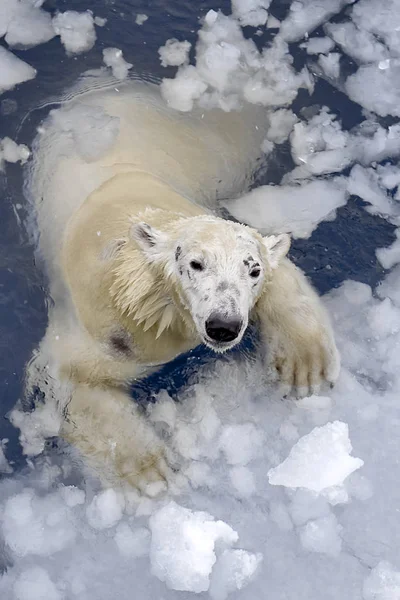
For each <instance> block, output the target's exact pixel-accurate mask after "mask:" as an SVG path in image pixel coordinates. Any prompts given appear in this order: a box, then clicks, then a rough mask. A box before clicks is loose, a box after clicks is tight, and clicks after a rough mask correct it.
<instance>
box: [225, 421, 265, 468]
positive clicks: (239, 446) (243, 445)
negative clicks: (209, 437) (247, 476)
mask: <svg viewBox="0 0 400 600" xmlns="http://www.w3.org/2000/svg"><path fill="white" fill-rule="evenodd" d="M263 443H264V434H263V432H262V431H261V430H260V429H257V427H256V426H255V425H253V423H245V424H244V425H227V426H226V427H224V429H223V430H222V433H221V437H220V440H219V447H220V449H221V450H222V452H223V453H224V454H225V457H226V461H227V462H228V464H230V465H247V463H249V462H250V461H251V460H253V459H254V458H255V457H256V456H258V454H259V453H260V451H261V449H262V446H263Z"/></svg>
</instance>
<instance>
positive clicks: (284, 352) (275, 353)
mask: <svg viewBox="0 0 400 600" xmlns="http://www.w3.org/2000/svg"><path fill="white" fill-rule="evenodd" d="M256 313H257V316H258V318H259V320H260V323H261V335H262V338H263V340H264V342H265V343H266V344H267V354H268V360H269V362H270V365H271V366H272V367H273V368H275V369H276V371H277V373H278V375H279V378H280V381H281V384H282V393H283V395H287V394H289V393H291V392H293V393H294V394H295V395H296V396H297V397H303V396H308V395H311V394H316V393H318V392H319V390H320V387H321V384H322V383H323V382H325V381H326V382H328V383H329V384H330V385H331V386H332V385H333V384H334V383H335V382H336V380H337V378H338V376H339V371H340V357H339V352H338V350H337V348H336V344H335V340H334V335H333V331H332V327H331V324H330V320H329V317H328V314H327V312H326V310H325V308H324V306H323V305H322V302H321V300H320V298H319V297H318V295H317V294H316V292H315V291H314V290H313V288H312V287H311V285H310V284H309V283H308V281H307V279H306V278H305V276H304V275H303V273H302V272H301V271H300V270H299V269H298V268H297V267H296V266H295V265H294V264H293V263H291V262H290V261H289V260H288V259H284V260H283V261H282V262H281V263H280V264H279V266H278V267H277V269H276V270H274V271H273V273H272V279H271V280H270V281H269V282H267V283H266V284H265V287H264V290H263V294H262V296H261V298H260V299H259V300H258V302H257V305H256Z"/></svg>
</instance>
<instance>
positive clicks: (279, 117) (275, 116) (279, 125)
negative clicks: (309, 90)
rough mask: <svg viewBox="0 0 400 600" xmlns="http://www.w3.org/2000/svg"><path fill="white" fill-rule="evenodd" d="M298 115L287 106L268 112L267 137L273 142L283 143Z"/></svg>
mask: <svg viewBox="0 0 400 600" xmlns="http://www.w3.org/2000/svg"><path fill="white" fill-rule="evenodd" d="M298 120H299V119H298V117H297V116H296V115H295V114H294V112H292V111H291V110H289V109H287V108H280V109H278V110H275V111H274V112H272V113H269V121H270V127H269V129H268V133H267V139H268V140H269V141H271V142H273V143H274V144H283V142H284V141H285V140H287V138H288V136H289V134H290V132H291V131H292V129H293V125H294V124H295V123H297V121H298Z"/></svg>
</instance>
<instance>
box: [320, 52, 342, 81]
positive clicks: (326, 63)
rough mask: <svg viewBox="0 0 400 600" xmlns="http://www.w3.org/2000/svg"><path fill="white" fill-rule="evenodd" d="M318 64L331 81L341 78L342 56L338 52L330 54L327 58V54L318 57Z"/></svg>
mask: <svg viewBox="0 0 400 600" xmlns="http://www.w3.org/2000/svg"><path fill="white" fill-rule="evenodd" d="M318 63H319V65H320V67H321V68H322V70H323V72H324V73H325V75H326V76H327V77H329V79H338V78H339V75H340V54H339V53H338V52H330V53H329V54H327V55H326V56H325V54H320V55H319V57H318Z"/></svg>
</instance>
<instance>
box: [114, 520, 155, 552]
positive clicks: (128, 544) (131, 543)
mask: <svg viewBox="0 0 400 600" xmlns="http://www.w3.org/2000/svg"><path fill="white" fill-rule="evenodd" d="M114 539H115V543H116V544H117V546H118V550H119V551H120V552H121V554H122V556H125V557H127V558H130V559H134V558H140V557H141V556H147V555H148V554H149V551H150V539H151V535H150V531H149V530H148V529H146V527H141V528H139V529H136V530H135V531H132V529H131V527H130V526H129V525H128V523H120V524H119V525H118V527H117V529H116V532H115V537H114Z"/></svg>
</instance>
